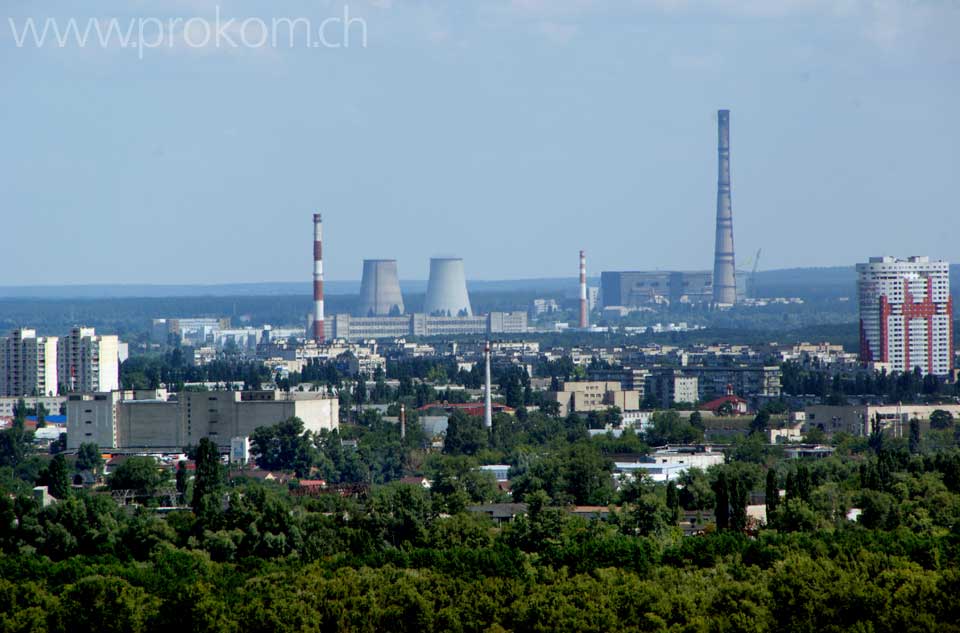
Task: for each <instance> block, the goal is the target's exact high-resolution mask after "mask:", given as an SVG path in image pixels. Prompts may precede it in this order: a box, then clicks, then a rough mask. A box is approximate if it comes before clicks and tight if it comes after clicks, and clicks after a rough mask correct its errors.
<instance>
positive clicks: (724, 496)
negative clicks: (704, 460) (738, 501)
mask: <svg viewBox="0 0 960 633" xmlns="http://www.w3.org/2000/svg"><path fill="white" fill-rule="evenodd" d="M713 494H714V498H715V499H716V501H715V506H714V511H713V514H714V516H715V517H716V521H717V529H718V530H726V529H728V528H729V527H730V486H729V483H728V482H727V473H726V472H725V471H724V470H722V469H721V470H720V472H719V473H717V478H716V479H715V480H714V482H713Z"/></svg>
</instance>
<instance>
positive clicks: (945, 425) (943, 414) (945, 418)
mask: <svg viewBox="0 0 960 633" xmlns="http://www.w3.org/2000/svg"><path fill="white" fill-rule="evenodd" d="M951 426H953V414H952V413H950V412H949V411H944V410H943V409H937V410H935V411H934V412H933V413H931V414H930V428H932V429H940V430H942V429H949V428H950V427H951Z"/></svg>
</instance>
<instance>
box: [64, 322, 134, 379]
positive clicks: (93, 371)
mask: <svg viewBox="0 0 960 633" xmlns="http://www.w3.org/2000/svg"><path fill="white" fill-rule="evenodd" d="M57 376H58V378H59V381H60V385H62V386H63V387H64V388H65V389H66V391H67V392H106V391H115V390H117V389H119V388H120V340H119V339H118V338H117V336H116V335H110V334H100V335H98V334H97V333H96V331H95V330H94V329H93V328H92V327H76V328H73V329H72V330H71V331H70V333H69V334H68V335H66V336H64V337H63V338H62V339H60V341H59V343H58V345H57Z"/></svg>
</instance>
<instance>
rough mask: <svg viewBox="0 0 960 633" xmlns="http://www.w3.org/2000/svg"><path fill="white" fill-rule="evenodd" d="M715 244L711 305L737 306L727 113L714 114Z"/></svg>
mask: <svg viewBox="0 0 960 633" xmlns="http://www.w3.org/2000/svg"><path fill="white" fill-rule="evenodd" d="M717 135H718V142H717V154H718V159H719V160H718V163H719V165H718V170H719V174H718V178H717V241H716V245H715V247H714V255H713V303H714V305H718V306H732V305H733V304H735V303H736V302H737V280H736V277H735V274H736V273H735V272H734V261H733V208H732V205H731V202H730V110H720V111H719V112H717Z"/></svg>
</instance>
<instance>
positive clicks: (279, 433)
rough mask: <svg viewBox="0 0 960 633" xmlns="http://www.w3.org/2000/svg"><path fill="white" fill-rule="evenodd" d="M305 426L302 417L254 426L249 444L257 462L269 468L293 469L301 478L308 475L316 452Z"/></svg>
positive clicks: (261, 466)
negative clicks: (268, 424)
mask: <svg viewBox="0 0 960 633" xmlns="http://www.w3.org/2000/svg"><path fill="white" fill-rule="evenodd" d="M303 428H304V427H303V420H301V419H300V418H296V417H292V418H288V419H286V420H284V421H283V422H279V423H277V424H273V425H270V426H261V427H258V428H257V429H255V430H254V431H253V434H252V435H251V436H250V445H251V447H252V448H253V454H254V455H255V456H256V459H257V465H258V466H259V467H260V468H264V469H266V470H286V471H294V472H296V474H297V476H298V477H304V476H306V475H307V473H308V472H309V471H310V467H311V466H313V464H314V463H315V462H316V459H317V455H316V449H315V448H314V445H313V442H312V440H311V438H310V437H309V434H306V433H304V430H303Z"/></svg>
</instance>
